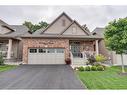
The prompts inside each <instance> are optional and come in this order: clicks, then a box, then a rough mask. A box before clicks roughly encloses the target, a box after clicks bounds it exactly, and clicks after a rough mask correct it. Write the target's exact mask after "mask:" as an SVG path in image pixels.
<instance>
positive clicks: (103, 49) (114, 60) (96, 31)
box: [92, 27, 127, 65]
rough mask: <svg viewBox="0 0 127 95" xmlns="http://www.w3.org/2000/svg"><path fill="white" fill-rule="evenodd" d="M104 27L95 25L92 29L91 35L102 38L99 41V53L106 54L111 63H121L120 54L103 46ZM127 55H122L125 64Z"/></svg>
mask: <svg viewBox="0 0 127 95" xmlns="http://www.w3.org/2000/svg"><path fill="white" fill-rule="evenodd" d="M104 29H105V28H100V27H97V28H95V29H94V30H93V31H92V34H93V35H96V36H100V37H102V38H103V40H100V41H99V47H100V48H99V53H100V54H102V55H104V56H106V57H107V58H108V59H111V61H112V63H113V65H121V64H122V63H121V56H120V55H119V54H116V53H115V52H113V51H109V50H108V49H107V48H106V46H105V42H104ZM126 58H127V55H124V64H126V65H127V61H126Z"/></svg>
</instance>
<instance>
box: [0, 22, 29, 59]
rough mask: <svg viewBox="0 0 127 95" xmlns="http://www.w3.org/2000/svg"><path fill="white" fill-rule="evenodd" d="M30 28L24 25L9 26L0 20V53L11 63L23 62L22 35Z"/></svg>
mask: <svg viewBox="0 0 127 95" xmlns="http://www.w3.org/2000/svg"><path fill="white" fill-rule="evenodd" d="M27 31H28V28H27V27H25V26H23V25H8V24H7V23H5V22H4V21H2V20H0V52H2V53H3V56H4V58H5V59H7V60H9V61H19V60H22V39H21V37H20V35H22V34H24V33H26V32H27Z"/></svg>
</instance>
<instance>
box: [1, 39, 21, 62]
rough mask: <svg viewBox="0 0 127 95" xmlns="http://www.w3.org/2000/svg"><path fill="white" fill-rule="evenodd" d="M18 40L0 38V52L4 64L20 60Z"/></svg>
mask: <svg viewBox="0 0 127 95" xmlns="http://www.w3.org/2000/svg"><path fill="white" fill-rule="evenodd" d="M18 51H19V40H17V39H12V38H0V52H1V53H2V54H3V57H4V59H5V62H13V61H14V62H16V61H19V60H21V56H20V55H19V54H20V53H19V52H18Z"/></svg>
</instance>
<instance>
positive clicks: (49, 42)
mask: <svg viewBox="0 0 127 95" xmlns="http://www.w3.org/2000/svg"><path fill="white" fill-rule="evenodd" d="M40 47H42V48H65V58H67V57H69V40H68V39H41V38H24V39H23V62H24V63H28V48H40Z"/></svg>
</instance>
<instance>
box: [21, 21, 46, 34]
mask: <svg viewBox="0 0 127 95" xmlns="http://www.w3.org/2000/svg"><path fill="white" fill-rule="evenodd" d="M23 25H25V26H26V27H28V29H29V31H30V32H32V33H33V32H35V31H36V30H38V29H40V28H46V27H47V26H48V23H47V22H44V21H41V22H39V23H38V24H33V23H32V22H30V21H25V22H24V23H23Z"/></svg>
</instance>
